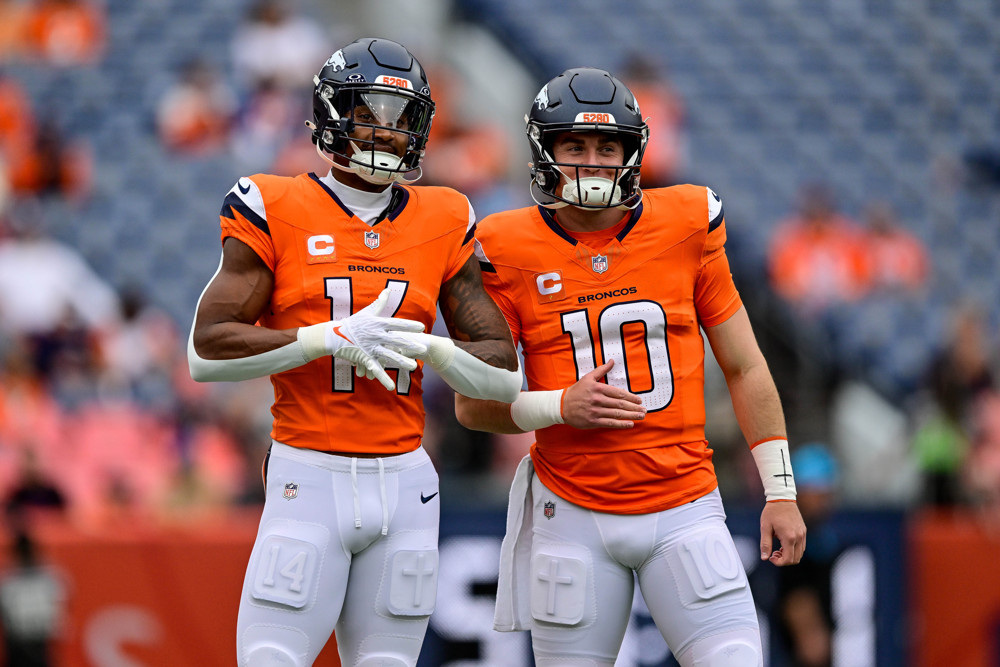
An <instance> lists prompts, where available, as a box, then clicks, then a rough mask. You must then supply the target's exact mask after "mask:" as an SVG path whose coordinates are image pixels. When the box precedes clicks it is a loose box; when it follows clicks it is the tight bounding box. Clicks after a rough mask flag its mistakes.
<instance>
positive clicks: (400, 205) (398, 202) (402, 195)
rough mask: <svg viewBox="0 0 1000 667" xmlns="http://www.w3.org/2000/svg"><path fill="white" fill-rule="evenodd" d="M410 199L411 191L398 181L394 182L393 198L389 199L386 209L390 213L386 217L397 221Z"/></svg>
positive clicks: (391, 220)
mask: <svg viewBox="0 0 1000 667" xmlns="http://www.w3.org/2000/svg"><path fill="white" fill-rule="evenodd" d="M409 201H410V191H409V190H407V189H406V188H404V187H402V186H401V185H399V184H397V183H393V185H392V199H390V200H389V205H388V206H387V207H386V209H385V210H386V211H388V212H389V214H388V215H387V216H385V217H387V218H389V221H390V222H395V220H396V218H397V217H399V214H400V213H402V212H403V209H404V208H406V204H407V203H408V202H409ZM380 217H381V216H380Z"/></svg>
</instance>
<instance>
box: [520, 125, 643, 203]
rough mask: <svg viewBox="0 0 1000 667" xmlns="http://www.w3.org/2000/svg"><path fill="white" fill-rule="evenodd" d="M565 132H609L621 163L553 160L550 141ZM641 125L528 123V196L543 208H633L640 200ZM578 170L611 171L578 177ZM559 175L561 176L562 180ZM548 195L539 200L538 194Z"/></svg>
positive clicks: (579, 173)
mask: <svg viewBox="0 0 1000 667" xmlns="http://www.w3.org/2000/svg"><path fill="white" fill-rule="evenodd" d="M566 131H574V132H593V131H597V132H602V133H606V134H610V135H613V136H614V137H615V138H616V139H618V140H619V141H621V143H622V147H623V149H624V155H625V157H624V160H623V162H622V163H621V164H618V165H615V164H579V163H576V162H556V160H555V158H554V157H553V150H552V147H553V144H554V141H555V137H556V135H557V134H559V133H561V132H566ZM646 133H647V130H646V128H645V127H643V128H641V129H636V128H622V127H621V126H595V125H582V124H574V125H555V126H549V127H545V128H542V127H540V126H539V125H538V124H536V123H532V122H529V123H528V141H529V143H530V145H531V152H532V156H533V157H534V161H533V163H532V169H531V176H532V180H531V196H532V198H533V199H534V200H535V202H536V203H537V204H539V205H541V206H545V207H547V208H562V207H564V206H575V207H577V208H581V209H605V208H620V209H624V210H629V209H633V208H635V207H636V206H638V205H639V202H640V201H641V191H640V190H639V168H640V166H641V164H642V153H643V151H644V149H645V144H646V141H645V137H646ZM581 169H595V170H600V171H604V172H608V171H613V172H614V175H613V177H612V178H611V179H608V178H602V177H599V176H582V175H581ZM560 176H562V177H565V182H563V181H562V179H561V178H560ZM539 192H540V193H542V194H544V195H545V197H543V199H544V198H550V200H549V201H540V200H539V196H538V193H539Z"/></svg>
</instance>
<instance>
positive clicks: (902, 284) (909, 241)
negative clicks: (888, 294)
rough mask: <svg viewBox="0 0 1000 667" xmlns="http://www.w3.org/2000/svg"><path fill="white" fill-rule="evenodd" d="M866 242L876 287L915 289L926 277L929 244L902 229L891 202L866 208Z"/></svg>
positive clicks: (871, 273)
mask: <svg viewBox="0 0 1000 667" xmlns="http://www.w3.org/2000/svg"><path fill="white" fill-rule="evenodd" d="M862 242H863V244H864V247H865V249H866V251H867V253H868V266H869V269H870V271H869V286H870V288H871V289H874V290H914V289H918V288H920V287H923V286H924V284H925V283H926V281H927V271H928V265H929V259H928V256H927V248H926V247H924V244H923V243H921V242H920V240H919V239H918V238H917V237H916V236H914V235H913V234H911V233H910V232H908V231H906V230H905V229H903V228H902V227H901V226H900V224H899V221H898V220H897V218H896V214H895V213H894V211H893V210H892V206H890V205H889V203H888V202H884V201H876V202H873V203H871V204H869V205H868V207H867V209H866V210H865V230H864V237H863V241H862Z"/></svg>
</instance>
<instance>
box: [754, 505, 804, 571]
mask: <svg viewBox="0 0 1000 667" xmlns="http://www.w3.org/2000/svg"><path fill="white" fill-rule="evenodd" d="M775 537H777V538H778V540H779V541H780V542H781V548H780V549H773V550H772V547H773V546H774V538H775ZM805 550H806V524H805V522H804V521H803V520H802V515H801V514H800V513H799V506H798V505H797V504H796V503H795V502H794V501H791V500H776V501H772V502H769V503H766V504H765V505H764V511H763V512H761V514H760V559H761V560H769V561H771V562H772V563H774V564H775V565H777V566H778V567H782V566H784V565H795V564H796V563H798V562H799V561H800V560H802V554H803V553H804V552H805Z"/></svg>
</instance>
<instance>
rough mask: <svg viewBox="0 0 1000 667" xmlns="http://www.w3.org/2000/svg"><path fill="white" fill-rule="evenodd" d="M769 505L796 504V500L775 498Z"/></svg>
mask: <svg viewBox="0 0 1000 667" xmlns="http://www.w3.org/2000/svg"><path fill="white" fill-rule="evenodd" d="M767 502H769V503H794V502H795V498H775V499H774V500H768V501H767Z"/></svg>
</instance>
